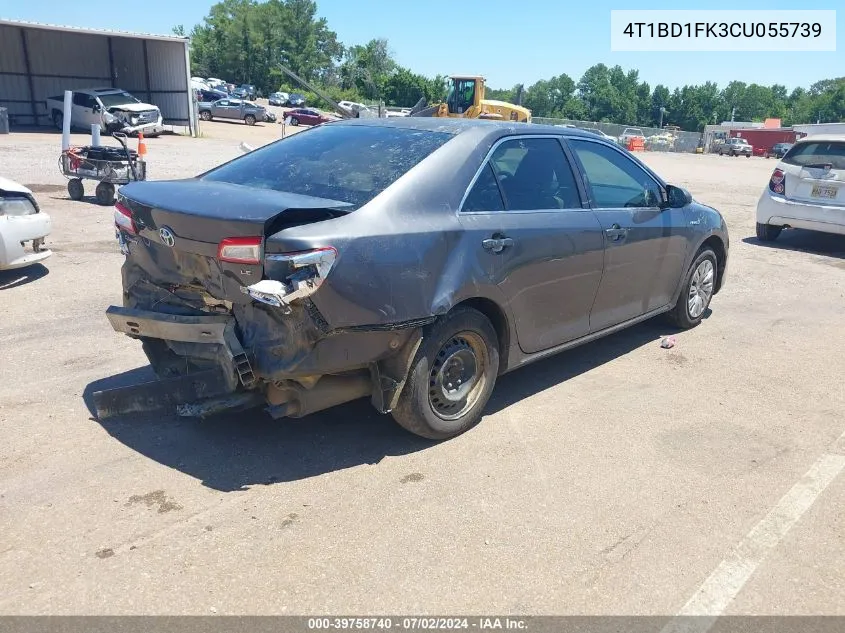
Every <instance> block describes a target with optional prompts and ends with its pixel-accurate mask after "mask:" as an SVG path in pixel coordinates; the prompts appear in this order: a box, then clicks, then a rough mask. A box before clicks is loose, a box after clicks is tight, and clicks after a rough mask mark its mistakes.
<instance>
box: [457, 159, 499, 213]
mask: <svg viewBox="0 0 845 633" xmlns="http://www.w3.org/2000/svg"><path fill="white" fill-rule="evenodd" d="M461 210H462V211H504V210H505V204H504V202H503V201H502V192H501V191H499V183H498V182H496V175H495V174H494V173H493V166H492V165H491V164H490V163H487V164H486V165H485V166H484V169H483V170H482V172H481V173H480V174H479V176H478V179H477V180H476V181H475V184H474V185H473V186H472V189H471V190H470V192H469V195H468V196H467V199H466V200H465V201H464V206H463V208H462V209H461Z"/></svg>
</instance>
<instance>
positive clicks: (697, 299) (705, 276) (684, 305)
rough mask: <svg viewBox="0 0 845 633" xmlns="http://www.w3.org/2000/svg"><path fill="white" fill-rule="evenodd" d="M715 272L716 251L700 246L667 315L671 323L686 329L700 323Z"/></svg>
mask: <svg viewBox="0 0 845 633" xmlns="http://www.w3.org/2000/svg"><path fill="white" fill-rule="evenodd" d="M717 272H718V261H717V260H716V253H714V252H713V249H712V248H709V247H705V248H702V249H701V250H700V251H699V252H698V255H696V257H695V259H694V260H693V261H692V264H691V265H690V267H689V270H688V271H687V275H686V277H685V278H684V285H683V289H682V290H681V294H680V295H679V296H678V301H677V302H676V303H675V307H674V308H672V311H671V312H669V313H668V315H667V316H668V318H669V321H670V322H671V323H672V324H673V325H675V326H676V327H679V328H681V329H682V330H688V329H690V328H693V327H695V326H696V325H698V324H699V323H701V319H703V318H704V313H705V311H706V310H707V307H708V306H709V305H710V300H711V299H712V298H713V291H714V290H715V289H716V277H717Z"/></svg>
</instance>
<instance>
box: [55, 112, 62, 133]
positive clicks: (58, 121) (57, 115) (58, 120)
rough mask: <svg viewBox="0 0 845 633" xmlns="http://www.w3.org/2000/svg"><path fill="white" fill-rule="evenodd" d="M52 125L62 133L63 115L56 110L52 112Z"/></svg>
mask: <svg viewBox="0 0 845 633" xmlns="http://www.w3.org/2000/svg"><path fill="white" fill-rule="evenodd" d="M53 125H55V126H56V128H58V130H59V132H63V131H64V126H65V115H64V114H62V113H61V112H59V111H58V110H54V111H53Z"/></svg>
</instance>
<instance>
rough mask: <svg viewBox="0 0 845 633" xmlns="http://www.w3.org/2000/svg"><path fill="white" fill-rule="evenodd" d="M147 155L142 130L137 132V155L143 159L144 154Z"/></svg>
mask: <svg viewBox="0 0 845 633" xmlns="http://www.w3.org/2000/svg"><path fill="white" fill-rule="evenodd" d="M146 155H147V144H146V143H144V134H143V133H142V132H138V157H139V158H141V159H142V160H143V158H144V156H146Z"/></svg>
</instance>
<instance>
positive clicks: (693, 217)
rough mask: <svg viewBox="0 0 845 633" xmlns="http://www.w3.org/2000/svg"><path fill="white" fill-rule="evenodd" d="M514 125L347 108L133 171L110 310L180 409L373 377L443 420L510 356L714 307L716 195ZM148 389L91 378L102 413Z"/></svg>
mask: <svg viewBox="0 0 845 633" xmlns="http://www.w3.org/2000/svg"><path fill="white" fill-rule="evenodd" d="M518 127H520V126H514V125H513V124H511V123H504V122H502V123H499V122H490V121H479V120H467V119H464V120H460V119H454V120H453V119H434V118H423V117H406V118H401V119H400V118H395V119H372V120H367V121H362V120H360V119H349V120H344V121H340V122H338V123H336V124H332V125H324V126H319V127H316V128H313V129H312V130H309V131H307V132H305V133H302V134H294V135H291V136H288V137H286V138H284V139H282V140H279V141H276V142H274V143H270V144H268V145H265V146H263V147H260V148H258V149H255V150H253V151H250V152H249V153H246V154H243V155H241V156H239V157H237V158H235V159H234V160H232V161H230V162H227V163H225V164H223V165H221V166H219V167H217V168H215V169H212V170H211V171H209V172H207V173H205V174H203V175H200V176H198V177H196V178H192V179H187V180H174V181H149V182H137V183H135V182H133V183H130V184H128V185H125V186H124V187H122V188H121V189H120V192H119V200H118V202H117V204H116V206H115V223H116V226H117V235H118V239H119V241H120V245H121V250H122V251H123V252H124V253H125V254H126V260H125V262H124V264H123V272H122V280H123V288H124V294H123V305H122V306H112V307H110V308H109V309H108V311H107V316H108V319H109V321H110V323H111V325H112V327H113V328H114V329H115V330H116V331H118V332H122V333H125V334H127V335H129V336H130V337H133V338H136V339H140V341H142V342H143V348H144V351H145V353H146V354H147V357H148V358H149V360H150V363H151V364H152V366H153V368H154V369H155V371H156V373H157V374H158V375H159V376H161V377H163V378H166V379H167V381H172V382H167V381H165V382H164V383H162V386H161V387H160V388H161V389H171V388H175V385H176V383H178V384H180V385H184V389H183V390H182V391H181V393H182V395H181V396H179V399H177V400H175V402H178V403H180V405H181V406H180V408H179V411H180V413H181V414H182V415H188V416H203V415H205V412H206V411H211V410H213V409H214V408H215V407H219V406H223V403H228V405H227V406H239V407H247V406H252V405H255V406H258V405H259V404H266V405H267V406H269V409H268V411H269V413H270V414H271V415H272V416H273V417H285V416H288V417H301V416H304V415H307V414H309V413H312V412H314V411H318V410H321V409H326V408H328V407H332V406H335V405H338V404H341V403H343V402H347V401H350V400H354V399H357V398H362V397H369V398H370V399H371V402H372V403H373V405H374V406H375V407H376V408H377V409H378V410H379V411H381V412H383V413H388V412H390V413H392V415H393V417H394V418H395V419H396V420H397V421H398V423H399V424H401V425H402V426H403V427H405V428H406V429H408V430H410V431H411V432H413V433H416V434H418V435H421V436H424V437H428V438H435V439H444V438H448V437H452V436H455V435H458V434H459V433H462V432H464V431H466V430H467V429H469V428H470V427H471V426H473V425H474V424H475V423H477V422H478V421H479V419H480V418H481V416H482V413H483V411H484V408H485V406H486V404H487V401H488V399H489V398H490V395H491V392H492V391H493V388H494V384H495V382H496V379H497V377H498V376H499V375H500V374H503V373H505V372H507V371H510V370H512V369H516V368H517V367H520V366H523V365H525V364H527V363H530V362H532V361H535V360H539V359H541V358H546V357H548V356H549V355H551V354H554V353H557V352H560V351H562V350H565V349H569V348H571V347H573V346H575V345H578V344H580V343H586V342H588V341H591V340H594V339H597V338H599V337H601V336H604V335H606V334H610V333H613V332H616V331H618V330H620V329H622V328H624V327H627V326H629V325H632V324H635V323H638V322H640V321H642V320H644V319H647V318H650V317H653V316H657V315H659V314H666V315H668V317H669V318H670V320H671V321H672V322H673V323H675V324H676V325H677V326H678V327H681V328H690V327H694V326H696V325H697V324H698V323H699V322H700V321H701V320H702V318H703V317H704V315H705V313H706V310H707V308H708V305H709V304H710V301H711V299H712V297H713V296H714V295H715V294H716V293H718V292H719V290H720V288H721V287H722V285H723V283H724V279H725V270H726V266H727V262H728V246H729V243H728V231H727V227H726V225H725V222H724V220H723V218H722V216H721V215H720V214H719V212H718V211H716V210H715V209H713V208H711V207H708V206H705V205H702V204H699V203H697V202H695V201H694V200H693V199H692V197H691V196H690V194H689V192H687V191H686V190H684V189H682V188H679V187H677V186H672V185H669V184H667V183H666V182H665V181H663V180H662V179H661V178H660V177H659V176H658V175H657V174H656V173H655V172H654V171H652V170H651V169H650V168H649V167H647V166H646V165H645V164H643V163H642V162H640V161H639V160H637V159H636V158H634V156H632V155H631V154H630V153H629V152H627V151H625V150H624V149H622V148H619V147H618V146H617V145H615V144H612V143H609V142H606V141H604V140H602V139H600V138H597V137H596V136H594V135H591V134H588V133H586V132H581V131H579V130H574V129H570V128H556V127H553V126H545V125H531V126H527V127H525V128H524V129H521V128H520V129H517V128H518ZM537 135H542V136H541V137H537ZM564 148H566V150H567V152H565V151H564ZM551 210H555V211H559V212H554V213H550V212H549V211H551ZM409 227H410V230H409ZM193 373H196V377H192V376H191V374H193ZM201 376H202V377H203V378H202V380H201V382H200V377H201ZM180 377H181V378H180ZM215 377H216V378H215ZM180 380H181V382H180ZM192 384H193V385H196V384H201V385H202V389H203V391H202V393H203V396H202V397H200V396H196V399H195V400H193V401H192V402H186V399H188V398H194V396H190V395H188V396H186V395H185V393H187V392H186V391H185V390H187V389H190V388H191V387H190V385H192ZM137 389H148V387H147V386H141V387H128V388H125V389H124V390H121V391H120V392H114V391H112V392H107V396H99V395H97V394H94V403H95V405H96V407H97V411H98V415H99V416H103V415H114V414H115V413H118V414H119V412H120V411H121V410H123V409H122V408H121V407H122V406H123V405H121V404H120V403H121V402H125V403H126V406H127V407H129V408H131V407H133V406H137V403H138V402H141V401H147V400H148V398H140V397H139V392H137V391H133V390H137ZM144 393H147V394H149V391H145V392H144ZM121 394H122V395H121ZM174 398H176V396H174ZM220 398H222V399H223V400H220ZM173 401H174V400H171V402H173ZM155 402H165V400H164V399H161V398H160V399H157V400H156V401H155ZM155 402H153V404H150V405H148V406H150V407H156V406H163V405H159V404H155ZM98 403H101V404H98ZM233 403H235V404H233ZM101 405H102V406H101Z"/></svg>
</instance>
